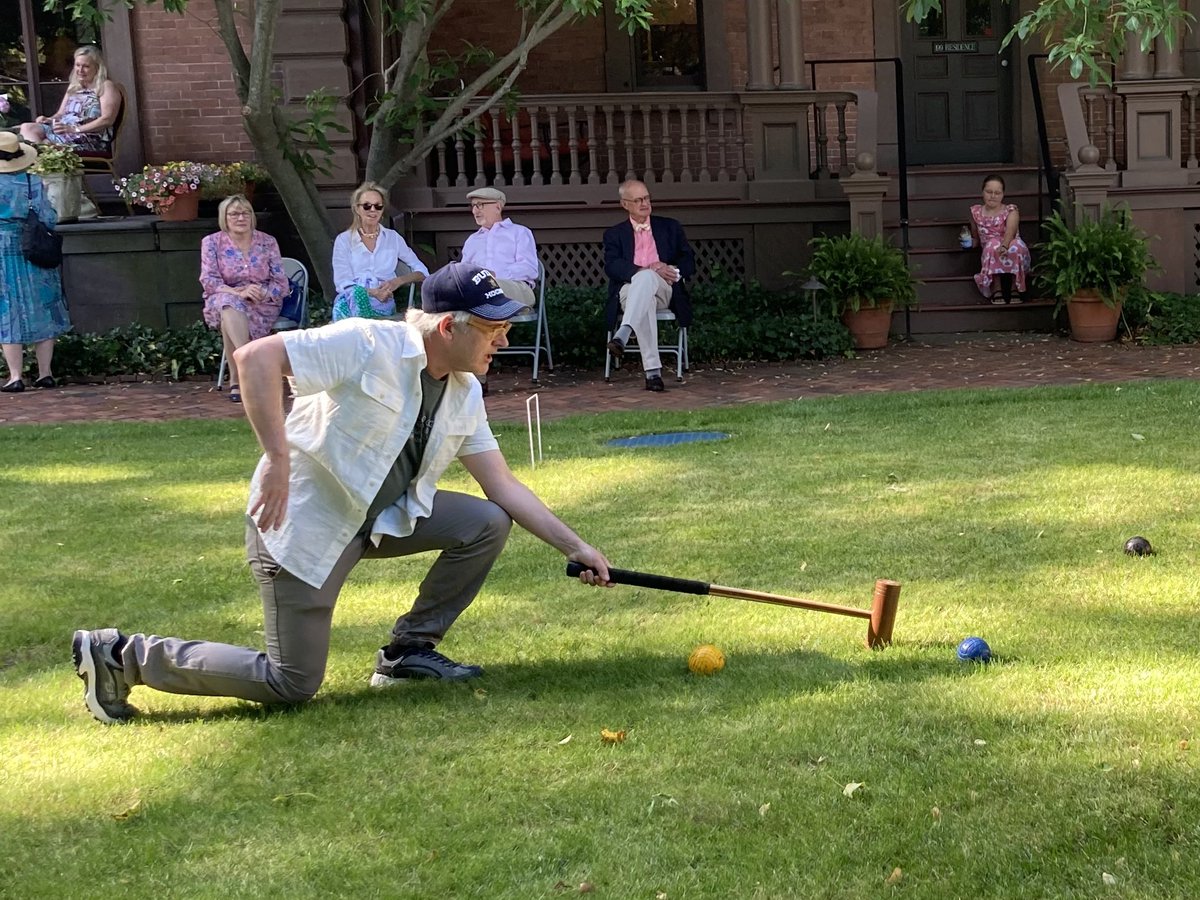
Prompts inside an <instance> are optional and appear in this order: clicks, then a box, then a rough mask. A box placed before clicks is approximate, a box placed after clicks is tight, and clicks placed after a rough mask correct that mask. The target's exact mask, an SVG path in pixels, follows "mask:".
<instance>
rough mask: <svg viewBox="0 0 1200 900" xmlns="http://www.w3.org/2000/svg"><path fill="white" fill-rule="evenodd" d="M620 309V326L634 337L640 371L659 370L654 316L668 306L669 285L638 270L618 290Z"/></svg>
mask: <svg viewBox="0 0 1200 900" xmlns="http://www.w3.org/2000/svg"><path fill="white" fill-rule="evenodd" d="M620 299H621V309H623V310H624V311H625V313H624V315H623V316H622V317H621V324H622V325H628V326H629V327H630V328H632V329H633V333H634V334H636V335H637V345H638V350H639V351H640V352H641V354H642V369H643V370H649V369H660V368H662V361H661V360H660V359H659V358H658V319H656V318H655V314H656V313H657V312H658V311H659V310H660V309H666V308H667V307H668V306H670V305H671V285H669V284H667V282H665V281H663V279H661V278H659V277H658V273H657V272H654V271H652V270H651V269H642V270H641V271H640V272H638V273H637V274H635V275H634V276H633V279H632V280H631V281H630V282H629V284H626V285H623V286H622V287H621V294H620Z"/></svg>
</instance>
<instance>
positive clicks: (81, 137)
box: [21, 44, 121, 153]
mask: <svg viewBox="0 0 1200 900" xmlns="http://www.w3.org/2000/svg"><path fill="white" fill-rule="evenodd" d="M120 111H121V91H120V89H119V88H118V87H117V85H116V83H115V82H113V81H110V80H109V78H108V70H107V69H106V68H105V67H104V57H103V56H101V55H100V51H99V50H97V49H96V48H95V47H93V46H91V45H90V44H85V45H84V46H82V47H80V48H79V49H78V50H76V51H75V65H74V66H73V67H72V69H71V79H70V81H69V82H68V83H67V93H66V95H65V96H64V97H63V100H62V103H61V104H59V107H58V111H57V112H56V113H55V114H54V115H52V116H49V117H47V116H38V117H37V121H34V122H26V123H25V124H24V125H22V126H21V137H23V138H24V139H25V140H27V141H29V142H30V143H31V144H40V143H45V142H49V143H52V144H68V145H70V146H72V147H74V148H75V149H76V150H79V151H80V152H82V153H88V152H91V153H108V152H109V150H110V149H111V148H112V140H113V129H112V126H113V123H114V122H116V120H117V115H118V113H120Z"/></svg>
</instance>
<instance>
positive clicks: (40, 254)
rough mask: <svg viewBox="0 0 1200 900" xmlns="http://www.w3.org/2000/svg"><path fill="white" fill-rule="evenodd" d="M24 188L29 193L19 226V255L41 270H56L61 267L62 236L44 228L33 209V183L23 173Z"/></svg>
mask: <svg viewBox="0 0 1200 900" xmlns="http://www.w3.org/2000/svg"><path fill="white" fill-rule="evenodd" d="M25 188H26V190H28V191H29V212H28V213H26V215H25V224H24V225H23V226H21V253H22V254H24V256H25V258H26V259H27V260H29V261H30V262H31V263H33V264H34V265H35V266H37V267H38V268H41V269H57V268H58V267H59V266H61V265H62V258H63V257H62V235H60V234H58V233H57V232H55V230H54V229H53V228H49V227H47V226H46V224H45V223H44V222H42V220H41V219H39V218H38V214H37V210H36V209H34V208H33V181H32V180H31V179H30V177H29V173H28V172H26V173H25Z"/></svg>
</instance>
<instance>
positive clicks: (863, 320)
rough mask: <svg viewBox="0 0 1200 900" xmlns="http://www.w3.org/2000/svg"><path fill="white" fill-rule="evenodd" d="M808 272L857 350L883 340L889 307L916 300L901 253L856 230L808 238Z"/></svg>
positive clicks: (881, 344) (883, 344) (879, 344)
mask: <svg viewBox="0 0 1200 900" xmlns="http://www.w3.org/2000/svg"><path fill="white" fill-rule="evenodd" d="M809 246H811V247H812V250H813V254H812V259H811V260H809V263H808V275H809V277H811V278H816V279H817V280H818V281H820V282H821V283H822V284H823V285H824V286H825V296H826V297H827V298H828V299H829V301H830V302H831V303H832V304H833V310H834V313H835V314H837V315H840V316H841V317H842V321H843V322H844V323H845V324H846V327H847V328H848V329H850V334H851V335H852V336H853V337H854V347H855V349H857V350H877V349H879V348H881V347H886V346H887V338H888V331H889V330H890V328H891V324H892V310H893V309H900V308H903V307H906V306H911V305H912V304H914V303H916V301H917V287H916V285H917V282H916V279H914V278H913V276H912V273H911V272H909V270H908V264H907V263H906V262H905V261H904V254H903V253H901V252H900V251H899V250H897V249H896V248H895V247H891V246H888V245H887V244H885V243H884V242H883V239H882V238H867V237H864V236H863V235H861V234H848V235H844V236H841V237H815V238H813V239H812V240H811V241H809Z"/></svg>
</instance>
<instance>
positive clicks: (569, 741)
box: [558, 734, 575, 746]
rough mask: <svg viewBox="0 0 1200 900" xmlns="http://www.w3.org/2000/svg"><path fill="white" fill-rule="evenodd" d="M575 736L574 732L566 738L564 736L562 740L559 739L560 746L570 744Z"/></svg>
mask: <svg viewBox="0 0 1200 900" xmlns="http://www.w3.org/2000/svg"><path fill="white" fill-rule="evenodd" d="M573 737H575V735H573V734H568V735H567V736H566V737H565V738H563V739H562V740H561V741H559V742H558V743H559V745H560V746H561V745H562V744H569V743H571V738H573Z"/></svg>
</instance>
